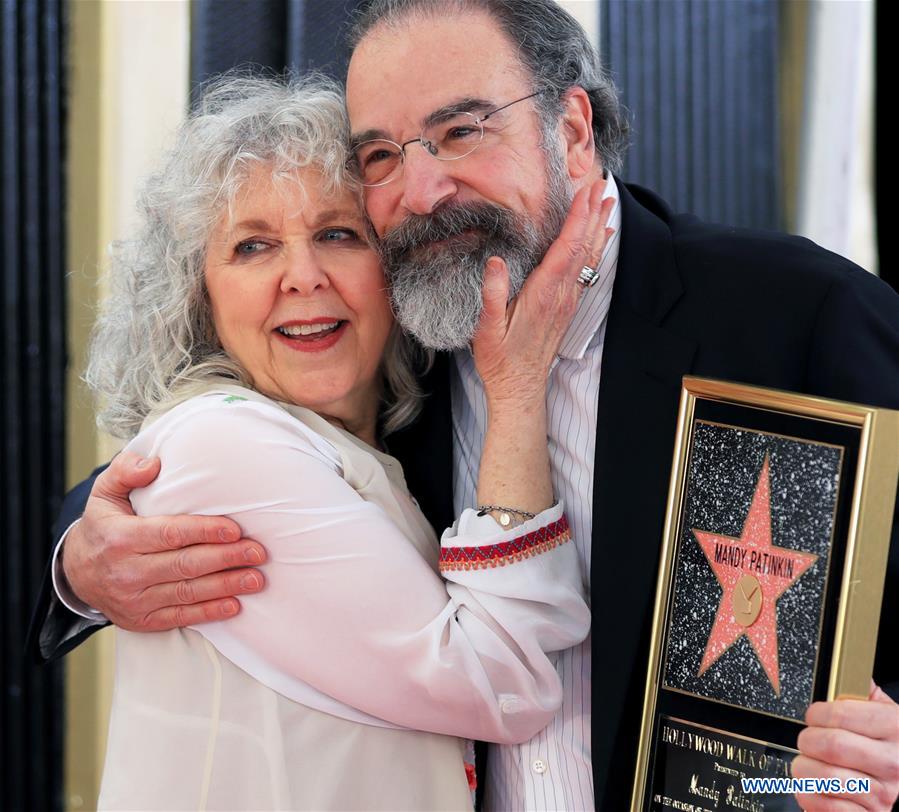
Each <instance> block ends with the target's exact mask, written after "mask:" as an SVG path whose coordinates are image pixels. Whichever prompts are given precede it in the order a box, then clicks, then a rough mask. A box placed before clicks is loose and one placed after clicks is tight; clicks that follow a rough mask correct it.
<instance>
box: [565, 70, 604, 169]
mask: <svg viewBox="0 0 899 812" xmlns="http://www.w3.org/2000/svg"><path fill="white" fill-rule="evenodd" d="M563 104H564V105H565V107H564V110H563V111H562V137H563V138H564V144H565V161H566V164H567V166H568V174H569V176H570V177H571V179H572V180H580V179H581V178H583V177H584V176H585V175H587V174H588V173H589V172H590V170H591V169H593V167H594V165H595V163H596V149H595V146H594V143H593V106H592V105H591V104H590V97H589V96H588V95H587V91H585V90H584V88H582V87H572V88H570V89H569V90H568V91H567V92H566V93H565V98H564V99H563Z"/></svg>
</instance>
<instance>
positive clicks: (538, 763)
mask: <svg viewBox="0 0 899 812" xmlns="http://www.w3.org/2000/svg"><path fill="white" fill-rule="evenodd" d="M531 769H532V770H533V771H534V772H535V773H537V775H543V773H545V772H546V770H547V766H546V762H545V761H544V760H543V759H542V758H535V759H534V760H533V761H532V762H531Z"/></svg>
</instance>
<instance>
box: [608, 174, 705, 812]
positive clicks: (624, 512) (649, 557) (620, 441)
mask: <svg viewBox="0 0 899 812" xmlns="http://www.w3.org/2000/svg"><path fill="white" fill-rule="evenodd" d="M619 190H620V192H621V205H622V235H621V253H620V255H619V259H618V270H617V273H616V279H615V287H614V290H613V295H612V305H611V308H610V311H609V322H608V326H607V329H606V338H605V347H604V350H603V360H602V378H601V381H600V389H599V411H598V420H597V438H596V459H595V468H594V485H593V539H592V545H593V554H592V566H591V597H592V611H593V633H592V641H593V642H592V650H593V655H592V656H593V691H592V693H593V771H594V784H595V791H596V802H597V808H598V809H607V808H608V809H612V808H615V809H617V808H622V809H623V808H625V807H626V799H627V798H628V797H629V793H630V780H631V776H632V775H633V762H634V758H635V755H636V733H637V729H636V726H634V725H633V723H632V721H633V715H634V713H635V711H636V712H639V707H640V703H641V702H642V696H643V685H644V679H645V664H646V660H647V654H648V651H647V650H646V649H647V645H648V636H647V634H648V620H649V617H650V610H651V607H652V602H653V598H654V595H655V586H656V577H657V574H658V557H659V548H660V543H661V536H662V523H663V518H664V510H665V503H666V497H667V491H668V478H669V475H670V469H671V457H672V452H673V447H674V429H675V423H676V416H677V406H678V401H679V396H680V385H681V378H682V376H683V375H684V374H686V373H687V372H689V370H690V365H691V362H692V358H693V355H694V352H695V345H694V343H693V342H691V341H687V340H684V339H682V338H680V337H679V336H676V335H673V334H671V333H670V332H669V331H667V330H666V329H665V328H664V327H663V326H661V325H662V322H663V319H664V316H665V315H666V314H667V313H668V312H669V311H670V309H671V308H672V307H673V306H674V304H675V302H676V301H677V300H678V299H679V298H680V296H681V294H682V288H681V281H680V278H679V276H678V273H677V269H676V267H675V262H674V252H673V246H672V242H671V233H670V231H669V229H668V227H667V225H666V224H665V221H664V219H663V218H665V217H667V212H666V211H665V210H664V206H663V204H661V202H660V201H657V200H655V199H654V198H652V197H651V196H649V194H648V193H645V196H646V200H647V202H648V203H649V204H651V205H652V206H653V207H658V208H659V209H660V216H657V215H656V214H654V213H652V212H651V211H649V210H648V209H647V208H644V206H642V205H641V204H640V203H638V202H637V201H636V200H635V199H634V198H633V197H632V196H631V194H629V193H628V190H627V189H626V188H625V186H624V184H619ZM637 191H638V193H640V194H641V196H643V195H644V193H643V192H640V191H639V190H637ZM634 705H636V706H637V707H636V708H635V707H634ZM620 804H624V805H620Z"/></svg>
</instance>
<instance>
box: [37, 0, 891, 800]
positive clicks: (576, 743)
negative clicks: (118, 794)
mask: <svg viewBox="0 0 899 812" xmlns="http://www.w3.org/2000/svg"><path fill="white" fill-rule="evenodd" d="M352 44H353V46H354V51H353V56H352V60H351V62H350V66H349V72H348V78H347V104H348V110H349V115H350V120H351V125H352V129H353V149H354V155H355V165H356V167H357V169H358V172H359V176H360V180H361V181H362V183H363V184H364V185H365V205H366V209H367V212H368V215H369V217H370V219H371V223H372V225H373V228H374V230H375V232H376V234H377V236H378V238H379V241H380V245H381V250H382V254H383V258H384V262H385V268H386V271H387V273H388V276H389V279H390V282H391V285H392V287H393V296H394V305H395V310H396V314H397V317H398V319H399V320H400V322H401V323H402V324H403V325H404V326H405V327H406V328H407V329H408V330H409V331H410V332H412V333H413V334H414V335H416V336H417V337H418V338H419V340H420V341H421V342H422V343H423V344H425V345H427V346H430V347H433V348H436V349H442V350H449V351H451V354H443V355H441V356H440V357H439V358H438V361H437V363H435V365H434V367H433V369H432V370H431V372H430V373H429V376H428V378H427V379H426V381H425V384H426V389H428V390H429V391H430V392H431V394H430V398H429V400H428V403H427V405H426V408H425V410H424V412H423V414H422V416H421V418H420V419H419V420H418V422H417V423H416V424H414V425H413V426H411V427H410V428H408V429H407V430H404V431H403V432H402V433H400V434H399V435H397V436H394V437H392V438H391V441H390V447H391V451H392V452H393V453H394V454H395V455H396V456H398V457H399V458H400V459H401V460H402V462H403V465H404V469H405V470H406V474H407V480H408V482H409V484H410V487H411V489H412V491H413V493H415V495H416V496H417V498H418V500H419V503H420V504H421V507H422V509H423V510H424V511H425V513H426V514H427V515H428V517H429V519H430V520H431V521H432V523H433V524H434V525H435V526H437V527H443V526H445V525H446V524H447V522H448V520H451V517H452V515H453V509H454V507H455V508H461V507H465V506H468V505H470V504H474V501H473V498H474V483H475V481H476V478H477V470H476V467H477V460H478V458H479V456H480V452H481V443H482V439H483V428H484V424H485V416H486V406H485V403H484V397H483V393H482V391H481V388H480V382H479V380H478V378H477V375H476V373H475V371H474V366H473V363H472V359H471V356H470V353H469V352H468V349H467V347H468V343H469V341H470V339H471V336H472V334H473V332H474V329H475V326H476V324H477V321H478V316H479V313H480V307H481V301H480V290H481V281H482V276H483V269H484V262H485V260H486V258H487V257H489V256H491V255H494V254H496V255H501V256H503V257H504V258H506V260H507V264H508V265H509V268H510V276H511V287H512V293H513V295H514V294H517V293H518V292H519V291H520V290H521V286H522V284H523V282H524V280H525V278H526V277H527V274H528V272H529V270H530V269H531V268H533V267H534V266H535V265H536V264H537V263H538V261H539V259H540V257H541V256H542V254H543V252H544V251H545V249H546V247H547V246H548V245H549V243H550V242H551V241H552V240H553V238H554V237H555V236H556V235H557V234H558V231H559V227H560V223H561V221H562V219H563V218H564V215H565V213H566V211H567V208H568V204H569V202H570V200H571V197H572V195H573V194H574V192H575V191H577V190H578V189H580V188H582V187H583V186H585V185H588V184H590V183H592V182H593V181H595V180H596V179H597V178H598V177H599V176H600V175H602V174H604V173H608V174H609V178H610V182H609V183H608V186H607V192H606V193H607V194H608V195H611V196H614V197H615V198H616V199H617V200H618V204H617V205H616V207H615V209H614V212H613V214H612V217H611V219H610V223H609V225H610V226H611V227H613V228H615V230H616V237H615V239H614V240H612V241H611V243H610V245H609V247H608V249H607V251H606V254H605V255H604V257H603V259H602V262H601V263H600V265H599V267H598V268H597V269H595V273H592V274H587V276H586V277H585V279H584V281H585V283H590V282H593V281H596V284H594V285H592V286H590V287H587V289H586V291H585V294H584V296H583V299H582V301H581V304H580V306H579V309H578V312H577V314H576V316H575V319H574V321H573V322H572V324H571V327H570V328H569V330H568V333H567V334H566V337H565V339H564V340H563V343H562V346H561V348H560V351H559V354H558V355H559V359H558V363H557V364H556V366H555V367H554V369H553V371H552V373H551V377H550V381H549V386H548V395H547V398H548V402H547V407H548V408H547V412H548V414H549V415H550V424H549V426H548V432H549V435H550V439H551V449H552V455H553V460H552V461H553V480H554V485H555V488H556V494H557V495H558V496H560V497H561V498H563V499H564V501H565V503H566V510H567V513H568V515H569V519H570V522H571V526H572V535H573V538H574V539H575V542H576V543H577V544H578V545H579V550H580V553H581V556H582V558H583V560H584V567H585V571H584V575H585V578H586V579H588V580H589V581H590V582H591V592H592V610H593V618H594V620H593V628H594V633H593V635H592V639H588V640H587V641H586V642H585V643H584V644H583V645H581V646H579V647H577V648H574V649H571V650H569V651H567V652H564V653H562V654H561V656H560V657H559V661H558V669H559V672H560V675H561V677H562V682H563V687H564V692H565V698H564V700H563V706H562V709H561V711H560V712H559V714H558V715H557V716H556V718H555V719H554V721H553V722H552V723H551V724H550V726H549V727H547V728H546V729H545V730H544V731H543V732H542V733H541V734H539V735H538V736H537V737H536V738H535V739H533V740H532V741H530V742H527V743H525V744H523V745H516V746H502V747H500V746H496V747H493V748H492V750H491V752H490V754H489V757H488V760H487V768H486V775H482V783H484V784H486V798H485V800H484V807H485V808H488V809H497V810H500V809H528V810H538V809H539V810H543V809H546V810H548V809H591V808H598V809H604V810H615V811H616V812H617V810H622V809H625V808H627V805H628V803H629V797H630V789H631V777H632V776H633V772H634V762H635V757H636V743H637V738H638V735H639V722H640V710H641V707H642V699H643V687H644V674H645V673H646V661H647V654H648V636H649V635H648V633H649V626H650V619H651V612H652V603H653V597H654V588H655V579H656V573H657V571H656V562H657V560H658V555H659V543H660V539H661V537H662V522H663V514H664V508H665V503H666V492H667V486H668V475H669V470H670V462H671V449H672V445H673V440H674V428H675V420H676V414H677V404H678V398H679V389H680V383H681V378H682V376H683V375H685V374H694V375H704V376H709V377H715V378H725V379H730V380H738V381H743V382H747V383H753V384H759V385H765V386H771V387H776V388H780V389H787V390H792V391H798V392H808V393H812V394H817V395H821V396H826V397H833V398H838V399H842V400H850V401H858V402H862V403H867V404H872V405H878V406H888V407H892V408H899V297H897V296H896V295H895V294H894V293H893V292H892V291H891V290H890V289H889V288H888V287H887V286H886V285H884V284H882V283H880V282H879V280H877V279H875V278H874V277H872V276H871V275H869V274H867V273H865V272H863V271H862V270H861V269H858V268H856V267H855V266H853V265H852V264H851V263H849V262H847V261H846V260H843V259H841V258H839V257H837V256H835V255H833V254H830V253H828V252H826V251H823V250H822V249H820V248H818V247H817V246H814V245H813V244H811V243H809V242H807V241H805V240H800V239H797V238H790V237H785V236H779V235H773V234H760V233H753V232H744V231H738V230H736V229H732V228H725V227H719V226H710V225H708V224H705V223H702V222H700V221H698V220H696V219H695V218H692V217H689V216H682V215H674V214H673V213H672V212H671V211H670V209H669V208H668V207H667V206H666V205H665V204H664V202H663V201H661V200H660V199H659V198H658V197H656V196H655V195H654V194H653V193H651V192H649V191H647V190H645V189H641V188H639V187H633V186H627V185H625V184H624V183H623V182H621V181H620V180H618V179H617V178H614V177H613V175H612V173H615V172H617V171H619V170H620V167H621V153H622V150H623V147H624V143H625V141H626V131H627V128H626V125H625V123H624V121H623V119H622V117H621V113H620V111H619V106H618V100H617V98H616V95H615V91H614V88H613V87H612V85H611V84H610V82H609V81H608V79H607V78H606V76H605V75H604V74H603V72H602V70H601V69H600V66H599V63H598V60H597V57H596V55H595V53H594V51H593V49H592V47H591V46H590V44H589V41H588V40H587V38H586V36H585V34H584V32H583V30H582V29H581V28H580V27H579V26H578V25H577V23H576V22H574V21H573V20H572V19H571V18H570V17H569V16H568V15H567V14H566V13H565V12H563V11H562V10H561V9H560V8H559V7H558V6H557V5H556V4H555V3H553V2H552V0H375V2H373V3H372V4H371V5H370V6H369V7H368V9H367V11H366V13H365V15H364V16H362V17H361V18H360V19H359V20H358V21H357V24H356V27H355V29H354V33H353V38H352ZM594 276H595V277H596V279H594V278H593V277H594ZM597 280H598V281H597ZM526 295H527V289H525V291H524V292H523V293H522V296H526ZM156 471H157V468H156V465H155V463H150V464H145V465H144V467H143V468H137V467H136V464H135V461H134V460H133V459H130V458H122V459H120V460H118V461H117V462H114V463H113V466H112V467H111V468H110V469H109V470H108V471H107V472H105V473H104V474H103V475H102V476H101V477H100V478H99V479H97V481H96V483H95V484H94V485H93V496H92V497H91V499H90V500H89V501H88V504H87V508H86V510H85V512H84V519H83V520H82V522H81V523H80V524H79V525H77V526H76V528H75V529H74V530H73V531H72V532H71V533H70V535H69V537H68V539H67V540H66V552H65V558H64V565H63V567H60V568H58V575H59V578H60V581H61V582H64V581H65V579H66V578H67V579H68V582H69V587H66V586H65V585H64V584H63V586H61V591H63V592H64V591H65V590H66V589H71V590H72V591H73V592H74V595H72V594H68V596H67V600H68V601H69V603H70V604H71V603H74V599H75V597H78V598H80V599H81V601H83V602H84V603H86V604H89V605H90V606H93V607H97V608H98V609H99V610H102V613H103V614H102V615H97V616H95V617H94V619H95V620H96V619H98V618H100V619H102V618H103V617H105V618H109V619H110V620H112V621H113V622H115V623H118V624H119V625H122V626H124V627H125V628H130V629H144V630H157V629H165V628H171V627H173V626H181V625H188V624H190V623H195V622H202V621H203V620H218V619H222V618H226V617H228V616H229V615H232V614H233V613H234V612H235V611H236V601H235V599H234V597H233V596H236V595H240V594H245V593H247V592H251V591H254V590H256V589H258V588H260V587H261V584H262V581H261V578H259V577H255V576H254V575H253V571H248V570H245V569H236V570H232V571H230V572H227V573H224V572H220V571H221V570H224V569H226V568H228V567H239V568H240V567H245V566H246V565H247V564H248V563H249V564H253V563H256V562H258V561H259V560H261V556H263V555H264V551H263V550H262V549H261V548H260V547H259V545H257V544H255V543H253V542H251V541H248V540H239V541H238V540H237V537H238V535H239V532H238V529H237V528H236V527H235V526H234V525H232V524H229V523H228V522H227V521H224V520H216V519H211V518H206V517H202V518H201V517H175V518H170V519H138V518H135V517H132V516H130V515H129V514H130V508H129V506H128V502H127V493H128V491H129V489H130V488H133V487H138V486H141V485H144V484H146V483H147V482H148V481H150V480H152V478H153V477H154V476H155V474H156ZM89 486H90V485H89V483H85V484H84V486H83V487H82V489H81V491H80V493H79V495H78V496H76V497H74V498H73V499H72V500H70V506H69V512H70V513H72V514H74V515H77V514H79V513H80V512H81V509H82V507H83V504H84V498H85V496H86V493H87V488H88V487H89ZM223 540H224V541H223ZM172 547H179V548H182V549H181V552H180V553H179V554H178V555H177V556H173V553H171V552H159V553H152V552H150V553H147V551H153V550H171V548H172ZM165 556H169V558H164V557H165ZM185 574H190V575H194V576H199V577H197V578H196V580H193V579H186V578H185ZM182 582H183V584H182ZM160 583H176V584H181V586H180V587H179V588H176V589H174V590H173V589H169V590H166V591H164V592H162V591H160V590H154V588H153V587H155V586H156V585H158V584H160ZM123 584H126V585H127V586H123ZM897 586H899V542H897V540H896V536H895V533H894V541H893V548H892V552H891V559H890V573H889V576H888V585H887V596H886V599H885V601H884V610H883V619H882V622H881V629H880V640H881V645H880V648H879V652H878V659H877V663H876V666H875V678H876V679H877V680H878V681H879V682H881V683H883V684H885V685H887V683H889V685H888V686H887V687H888V689H889V690H891V691H899V656H897V647H896V646H895V645H894V641H895V618H896V617H899V611H897V601H896V598H897V594H899V589H897ZM154 595H155V596H160V595H165V596H171V595H178V596H183V600H182V598H178V602H177V603H175V604H174V605H170V604H171V603H172V600H173V599H172V598H167V599H166V600H163V599H161V598H158V597H157V598H154V597H153V596H154ZM45 608H46V607H44V609H45ZM83 614H84V615H85V619H81V618H79V619H74V616H73V615H71V614H67V613H66V612H64V611H63V610H62V609H61V608H60V607H59V606H58V604H57V605H56V608H55V609H54V612H53V613H51V615H50V617H49V618H48V619H47V621H46V622H45V623H44V625H43V632H42V646H41V648H42V652H43V654H44V656H54V655H56V654H60V653H63V652H64V651H66V650H68V649H69V648H71V647H72V646H73V645H75V644H77V642H79V641H80V640H81V639H83V638H84V637H85V636H86V634H88V633H89V632H90V631H91V629H92V628H93V626H89V625H88V624H91V623H92V622H93V621H92V620H91V619H90V618H91V614H90V612H89V611H88V610H86V609H84V610H83ZM808 721H809V727H808V728H807V729H806V730H805V731H804V732H803V734H802V735H801V736H800V741H799V748H800V751H801V755H800V756H799V757H798V758H797V759H796V761H795V762H794V774H796V775H797V776H802V775H814V776H821V777H830V776H834V777H839V778H846V777H849V776H853V775H861V776H870V777H871V778H872V779H873V786H872V792H871V793H870V794H869V795H868V796H847V797H845V798H834V797H830V796H814V797H809V798H804V799H803V804H804V805H805V806H806V808H808V809H822V810H823V809H829V810H841V809H877V810H884V809H889V807H890V805H891V804H892V802H893V801H894V800H895V799H896V797H897V795H899V708H897V706H896V704H895V703H894V702H892V701H891V700H890V699H889V698H888V697H886V696H885V695H884V694H883V692H882V691H881V690H880V689H873V690H872V696H871V701H868V702H861V701H848V700H840V701H836V702H830V703H816V704H815V705H813V706H812V708H811V709H810V711H809V716H808Z"/></svg>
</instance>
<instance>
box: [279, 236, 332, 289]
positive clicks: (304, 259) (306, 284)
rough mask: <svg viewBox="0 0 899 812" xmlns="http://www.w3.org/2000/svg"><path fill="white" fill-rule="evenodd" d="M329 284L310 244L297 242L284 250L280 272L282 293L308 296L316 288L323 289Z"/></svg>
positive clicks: (326, 275)
mask: <svg viewBox="0 0 899 812" xmlns="http://www.w3.org/2000/svg"><path fill="white" fill-rule="evenodd" d="M330 286H331V280H330V279H329V277H328V274H327V273H326V271H325V269H324V268H323V267H322V264H321V262H320V258H319V257H318V256H316V251H315V249H314V248H313V247H312V246H311V245H308V244H305V243H303V244H297V245H292V246H289V247H288V248H287V249H286V250H285V252H284V266H283V269H282V273H281V292H282V293H299V294H301V295H303V296H309V295H310V294H312V293H314V292H315V291H316V290H325V289H326V288H329V287H330Z"/></svg>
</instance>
